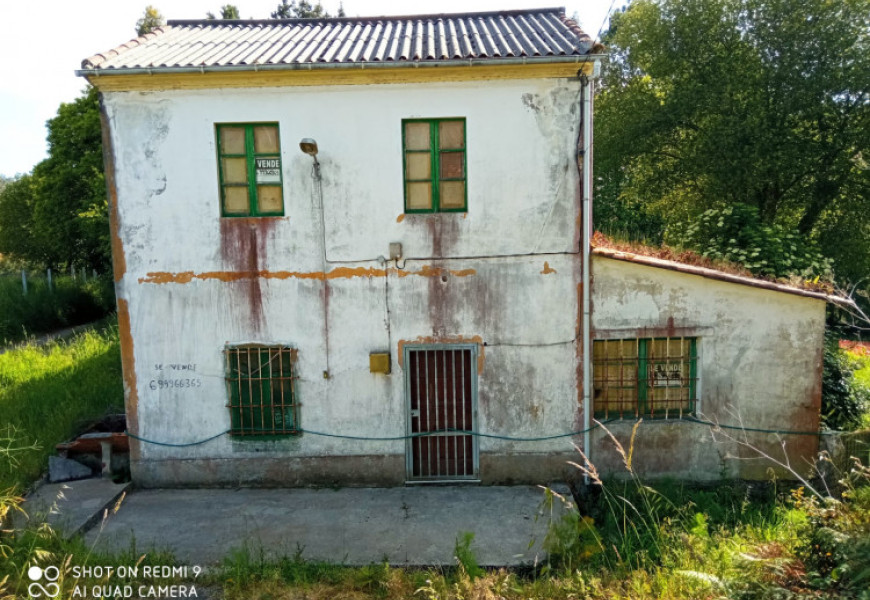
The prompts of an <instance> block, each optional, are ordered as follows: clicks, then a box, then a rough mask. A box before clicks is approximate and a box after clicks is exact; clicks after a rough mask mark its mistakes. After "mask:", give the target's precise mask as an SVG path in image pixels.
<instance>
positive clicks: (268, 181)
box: [215, 123, 284, 217]
mask: <svg viewBox="0 0 870 600" xmlns="http://www.w3.org/2000/svg"><path fill="white" fill-rule="evenodd" d="M215 138H216V140H217V153H218V178H219V181H218V184H219V186H220V196H221V216H223V217H282V216H284V175H283V170H282V168H281V138H280V131H279V128H278V123H218V124H216V125H215Z"/></svg>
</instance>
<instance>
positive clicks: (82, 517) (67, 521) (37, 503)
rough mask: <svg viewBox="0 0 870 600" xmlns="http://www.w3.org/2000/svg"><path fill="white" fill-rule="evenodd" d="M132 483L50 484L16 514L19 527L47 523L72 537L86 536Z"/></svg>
mask: <svg viewBox="0 0 870 600" xmlns="http://www.w3.org/2000/svg"><path fill="white" fill-rule="evenodd" d="M129 488H130V484H129V483H120V484H119V483H113V482H112V480H111V479H100V478H96V479H79V480H77V481H67V482H64V483H46V484H44V485H41V486H39V487H38V488H36V489H35V490H34V491H33V492H31V493H30V494H28V495H27V497H26V498H25V501H24V504H23V505H22V509H23V510H24V514H22V513H18V512H16V513H13V515H12V519H13V524H14V525H15V527H23V526H25V525H27V524H34V523H43V522H47V523H48V524H49V525H51V526H52V528H54V529H56V530H58V531H60V532H61V533H62V534H63V535H64V536H65V537H67V538H69V537H72V536H74V535H77V534H79V533H83V532H84V531H86V530H87V529H88V528H90V527H91V526H92V525H94V524H95V523H97V522H99V521H100V520H101V519H102V518H103V513H104V511H105V510H106V509H109V508H111V507H112V506H113V505H114V504H115V502H116V501H117V500H118V498H120V496H121V494H122V493H124V492H125V491H126V490H128V489H129Z"/></svg>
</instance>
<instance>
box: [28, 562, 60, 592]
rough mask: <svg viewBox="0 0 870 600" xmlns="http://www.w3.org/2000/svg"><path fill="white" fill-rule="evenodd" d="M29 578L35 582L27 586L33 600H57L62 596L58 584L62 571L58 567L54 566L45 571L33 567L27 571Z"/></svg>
mask: <svg viewBox="0 0 870 600" xmlns="http://www.w3.org/2000/svg"><path fill="white" fill-rule="evenodd" d="M27 577H28V578H30V581H32V582H33V583H31V584H30V585H28V586H27V593H28V594H30V597H31V598H57V597H58V596H59V595H60V586H59V585H58V584H57V583H56V582H57V580H58V578H59V577H60V569H58V568H57V567H55V566H53V565H52V566H50V567H46V568H44V569H43V568H41V567H38V566H36V565H33V566H32V567H30V568H29V569H27Z"/></svg>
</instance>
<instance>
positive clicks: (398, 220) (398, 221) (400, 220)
mask: <svg viewBox="0 0 870 600" xmlns="http://www.w3.org/2000/svg"><path fill="white" fill-rule="evenodd" d="M404 220H405V213H402V214H400V215H399V216H398V217H396V223H401V222H402V221H404Z"/></svg>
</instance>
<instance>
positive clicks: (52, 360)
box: [0, 324, 124, 490]
mask: <svg viewBox="0 0 870 600" xmlns="http://www.w3.org/2000/svg"><path fill="white" fill-rule="evenodd" d="M123 406H124V399H123V387H122V384H121V358H120V350H119V345H118V331H117V326H113V325H109V324H106V325H105V326H104V327H103V328H101V329H98V330H95V331H89V332H86V333H83V334H80V335H77V336H76V337H74V338H73V339H71V340H69V341H67V342H59V343H51V344H48V345H45V346H34V345H28V346H25V347H23V348H19V349H16V350H10V351H9V352H6V353H5V354H0V414H2V416H3V418H2V422H0V437H5V438H9V439H11V440H14V442H10V445H12V446H13V447H17V448H21V449H20V450H19V451H18V452H16V453H15V455H14V456H11V455H7V456H10V457H9V458H3V457H0V459H2V460H0V490H7V489H10V488H16V489H18V490H21V489H23V488H25V487H27V486H28V485H30V484H31V483H33V481H34V480H36V478H37V477H39V475H40V474H41V473H42V472H43V471H44V470H45V468H46V464H47V458H48V456H49V454H52V453H53V452H54V446H55V444H57V443H59V442H62V441H64V440H66V439H68V438H69V437H70V436H71V435H73V434H74V433H75V432H76V431H77V430H78V429H79V428H81V427H82V426H83V425H84V424H86V423H87V422H89V421H90V420H93V419H96V418H98V417H101V416H103V415H105V414H107V413H110V412H123ZM13 459H14V460H13Z"/></svg>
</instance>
